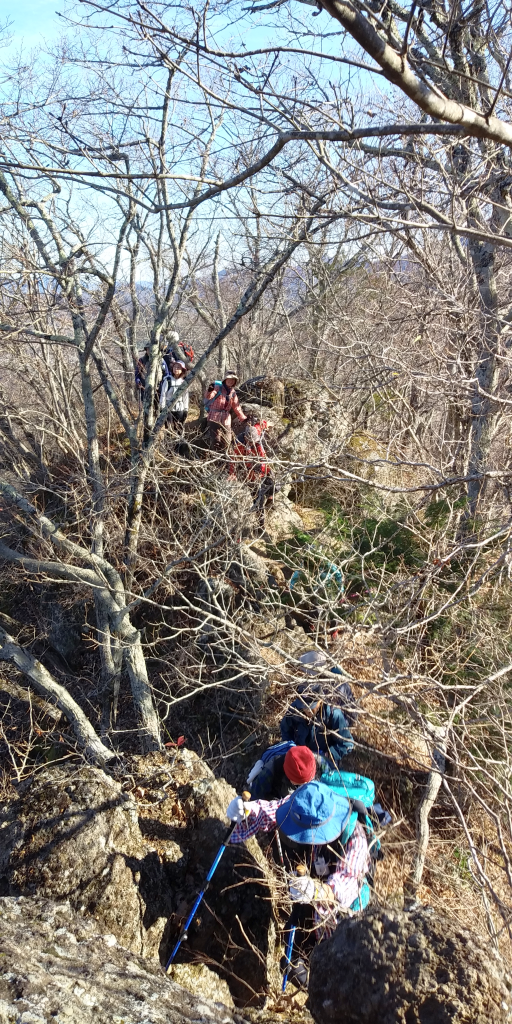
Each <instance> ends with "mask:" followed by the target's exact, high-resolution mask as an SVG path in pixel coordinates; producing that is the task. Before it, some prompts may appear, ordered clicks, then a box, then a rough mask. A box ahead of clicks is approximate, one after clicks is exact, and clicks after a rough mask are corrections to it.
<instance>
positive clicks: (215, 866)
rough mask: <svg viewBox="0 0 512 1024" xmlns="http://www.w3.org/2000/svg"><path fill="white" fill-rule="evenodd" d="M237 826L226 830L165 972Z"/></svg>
mask: <svg viewBox="0 0 512 1024" xmlns="http://www.w3.org/2000/svg"><path fill="white" fill-rule="evenodd" d="M250 798H251V794H250V793H247V792H246V791H244V792H243V793H242V800H243V801H244V802H246V801H247V800H250ZM238 824H239V823H238V822H237V821H234V822H233V823H232V824H231V825H230V826H229V828H228V830H227V832H226V835H225V836H224V839H223V840H222V844H221V847H220V849H219V851H218V853H217V856H216V857H215V860H214V862H213V864H212V866H211V868H210V870H209V872H208V874H207V876H206V879H205V883H204V885H203V888H202V889H201V892H200V893H199V895H198V896H197V898H196V901H195V903H194V906H193V907H192V910H191V911H190V914H189V915H188V917H187V920H186V921H185V924H184V925H183V928H182V929H181V932H180V934H179V936H178V941H177V943H176V945H175V947H174V949H173V951H172V953H171V955H170V957H169V959H168V961H167V963H166V965H165V970H166V971H168V970H169V967H170V966H171V964H172V963H173V961H174V959H175V957H176V954H177V952H178V950H179V948H180V946H181V943H182V942H186V940H187V939H188V930H189V928H190V925H191V924H192V921H193V920H194V917H195V915H196V912H197V908H198V906H199V904H200V902H201V900H202V898H203V896H204V894H205V892H206V890H207V888H208V886H209V884H210V882H211V880H212V878H213V876H214V874H215V872H216V870H217V868H218V866H219V862H220V859H221V857H222V854H223V853H224V850H225V849H226V847H227V846H228V845H229V840H230V839H231V835H232V833H233V832H234V830H235V828H236V826H237V825H238Z"/></svg>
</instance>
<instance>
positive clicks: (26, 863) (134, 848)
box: [0, 766, 172, 956]
mask: <svg viewBox="0 0 512 1024" xmlns="http://www.w3.org/2000/svg"><path fill="white" fill-rule="evenodd" d="M2 812H3V813H1V818H2V821H1V828H0V874H1V875H3V878H4V891H5V889H7V891H8V892H9V893H15V894H22V895H32V894H34V895H38V896H45V897H48V898H50V899H54V900H59V899H65V900H69V901H70V903H71V905H72V906H73V907H74V908H75V909H76V910H79V911H81V912H82V913H84V914H88V915H91V916H93V917H94V918H95V919H96V920H97V921H98V922H100V926H101V927H102V928H104V929H105V931H109V932H112V934H113V935H115V936H116V938H117V940H118V941H119V942H120V943H121V944H122V945H123V946H126V948H127V949H131V950H132V951H133V952H135V953H142V954H144V955H146V956H157V955H158V951H159V946H160V942H161V939H162V934H163V931H164V927H165V924H166V921H167V918H168V917H169V914H170V913H171V911H172V903H171V900H170V896H169V893H168V886H167V884H166V881H167V878H166V872H165V869H164V866H163V864H162V861H161V858H160V857H159V856H158V854H157V852H156V850H155V849H154V848H153V847H151V846H149V845H148V844H147V843H145V842H144V841H143V837H142V835H141V832H140V828H139V824H138V812H137V804H136V802H135V800H134V798H133V796H132V795H130V794H128V793H124V792H123V791H122V788H121V785H120V784H119V783H118V782H115V781H114V780H113V779H112V778H110V777H109V776H108V775H106V774H105V772H103V771H101V770H100V769H97V768H93V767H83V768H81V769H79V770H76V769H75V770H73V769H70V768H69V767H65V766H55V767H53V768H49V769H47V771H46V772H44V773H42V774H41V775H40V776H39V778H38V780H37V781H36V782H34V780H32V779H30V780H29V781H28V782H27V783H25V784H23V785H22V786H21V787H20V790H19V796H18V799H17V800H16V801H14V802H13V803H12V804H10V805H7V806H5V807H4V808H3V809H2Z"/></svg>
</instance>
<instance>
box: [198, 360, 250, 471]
mask: <svg viewBox="0 0 512 1024" xmlns="http://www.w3.org/2000/svg"><path fill="white" fill-rule="evenodd" d="M237 380H238V377H237V375H236V373H235V372H234V370H228V372H227V373H226V376H225V377H224V380H222V381H214V382H213V383H212V384H209V385H208V388H207V390H206V395H205V401H204V407H205V411H206V414H207V417H208V429H209V432H210V447H211V448H212V450H213V451H216V452H222V453H224V452H227V451H228V450H229V447H230V445H231V416H232V415H233V416H234V417H235V419H238V420H240V421H241V422H242V423H243V422H245V420H246V418H247V417H246V415H245V413H244V412H243V411H242V409H241V407H240V403H239V401H238V396H237V393H236V391H235V385H236V382H237Z"/></svg>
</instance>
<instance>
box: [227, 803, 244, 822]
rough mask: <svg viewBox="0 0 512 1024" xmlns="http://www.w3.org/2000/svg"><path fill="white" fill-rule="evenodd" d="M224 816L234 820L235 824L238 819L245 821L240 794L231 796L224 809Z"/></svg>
mask: <svg viewBox="0 0 512 1024" xmlns="http://www.w3.org/2000/svg"><path fill="white" fill-rule="evenodd" d="M226 817H227V818H229V820H230V821H236V823H237V825H238V823H239V822H240V821H245V805H244V802H243V800H242V797H241V796H235V797H234V798H233V800H232V801H231V803H230V805H229V807H228V809H227V811H226Z"/></svg>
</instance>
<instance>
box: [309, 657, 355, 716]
mask: <svg viewBox="0 0 512 1024" xmlns="http://www.w3.org/2000/svg"><path fill="white" fill-rule="evenodd" d="M299 666H300V671H301V672H303V673H304V675H306V676H309V677H312V678H315V677H317V678H318V676H320V675H323V676H324V679H325V680H326V682H327V680H328V679H329V673H331V675H334V676H343V675H344V674H345V673H344V672H343V671H342V670H341V668H339V667H338V665H330V664H329V660H328V658H327V655H326V654H324V653H323V651H316V650H311V651H305V652H304V654H301V655H300V658H299ZM326 673H327V675H326ZM329 682H330V685H329V684H328V685H327V687H326V689H327V692H328V696H329V698H330V701H331V703H332V704H335V705H336V707H340V708H341V710H342V711H343V714H344V716H345V718H346V720H347V725H348V726H349V727H350V728H351V729H353V728H354V725H355V724H356V720H357V701H356V698H355V697H354V693H353V690H352V687H351V685H350V683H348V682H346V681H345V682H343V683H340V682H339V681H338V680H336V681H334V680H332V682H331V681H329ZM306 689H307V690H309V691H310V692H314V691H316V692H317V693H321V692H322V689H323V687H322V686H321V685H317V686H314V687H312V686H310V685H308V684H303V685H302V686H299V687H298V692H299V694H301V693H303V691H304V690H306Z"/></svg>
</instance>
